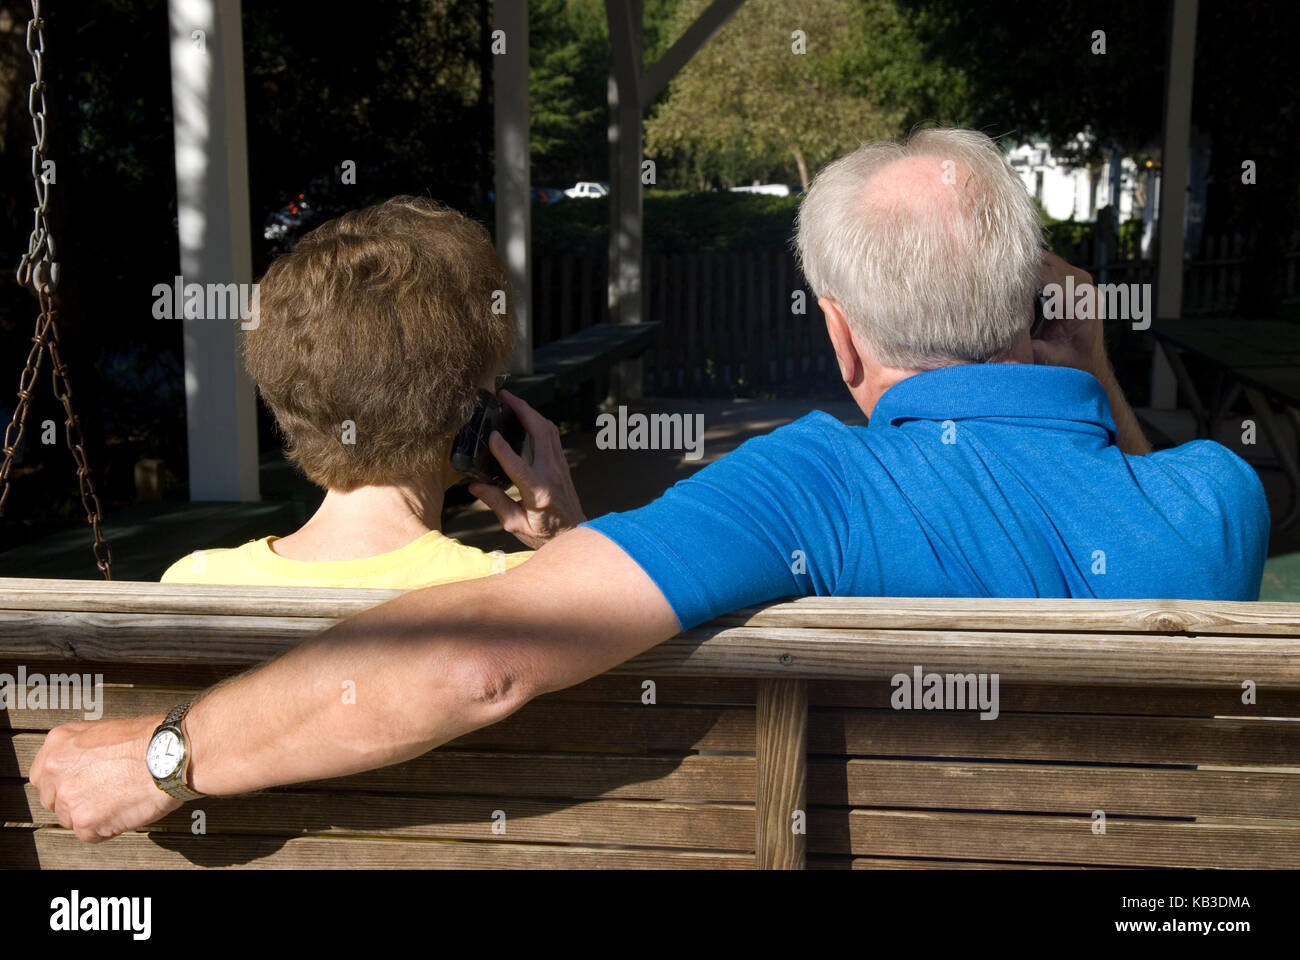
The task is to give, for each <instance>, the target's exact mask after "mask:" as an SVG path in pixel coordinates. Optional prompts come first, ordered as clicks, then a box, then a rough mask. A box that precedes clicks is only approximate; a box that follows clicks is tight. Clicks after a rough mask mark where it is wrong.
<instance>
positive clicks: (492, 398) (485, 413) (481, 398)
mask: <svg viewBox="0 0 1300 960" xmlns="http://www.w3.org/2000/svg"><path fill="white" fill-rule="evenodd" d="M493 430H495V431H497V432H498V433H500V434H501V436H502V437H504V438H505V441H506V443H508V444H510V449H511V450H513V451H514V452H515V453H519V452H520V451H522V450H523V448H524V441H525V440H526V439H527V438H528V431H527V430H525V429H524V425H523V424H522V423H520V422H519V418H518V417H516V416H515V412H514V411H513V410H511V409H510V407H508V406H507V405H506V404H504V403H502V402H501V401H500V400H499V399H498V398H497V396H496V395H495V394H493V393H489V392H488V391H486V390H480V391H479V392H478V398H477V400H476V401H475V404H474V413H473V414H472V415H471V416H470V418H469V422H468V423H466V424H465V426H463V427H461V430H460V433H458V434H456V439H455V441H454V442H453V443H452V445H451V466H452V469H453V470H455V471H456V472H457V473H462V474H464V475H465V476H467V477H469V478H470V479H471V480H478V481H479V482H481V483H490V484H493V485H494V486H498V487H508V486H510V484H511V483H512V482H513V481H512V480H511V479H510V477H509V476H507V475H506V472H505V471H504V470H503V469H501V464H500V463H498V462H497V458H496V457H494V456H493V455H492V448H491V447H490V446H488V438H489V437H491V436H492V431H493Z"/></svg>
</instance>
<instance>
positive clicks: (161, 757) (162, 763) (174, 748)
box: [145, 730, 181, 780]
mask: <svg viewBox="0 0 1300 960" xmlns="http://www.w3.org/2000/svg"><path fill="white" fill-rule="evenodd" d="M145 762H146V763H147V764H148V765H149V772H150V773H152V774H153V775H154V776H155V777H157V778H158V779H159V780H166V779H167V778H168V777H170V776H171V775H172V774H173V773H175V772H176V768H177V767H178V766H180V762H181V739H180V737H178V736H176V731H174V730H161V731H159V732H158V733H157V734H156V735H155V736H154V738H153V740H151V741H149V752H148V753H146V754H145Z"/></svg>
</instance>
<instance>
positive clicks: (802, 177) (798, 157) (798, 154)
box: [790, 147, 808, 193]
mask: <svg viewBox="0 0 1300 960" xmlns="http://www.w3.org/2000/svg"><path fill="white" fill-rule="evenodd" d="M790 152H791V153H793V154H794V162H795V164H796V165H797V166H798V167H799V186H801V187H802V188H803V192H804V193H807V192H808V164H807V163H806V162H805V161H804V158H803V151H802V150H800V149H799V148H798V147H792V148H791V151H790Z"/></svg>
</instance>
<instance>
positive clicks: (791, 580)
mask: <svg viewBox="0 0 1300 960" xmlns="http://www.w3.org/2000/svg"><path fill="white" fill-rule="evenodd" d="M1040 241H1041V228H1040V226H1039V220H1038V215H1037V212H1036V211H1035V209H1034V205H1033V203H1032V202H1031V201H1030V199H1029V197H1028V196H1027V195H1026V193H1025V190H1024V187H1023V186H1022V185H1021V183H1020V181H1019V180H1018V179H1017V178H1016V176H1015V174H1014V173H1013V172H1012V171H1011V169H1010V168H1009V167H1008V165H1007V164H1006V162H1005V160H1004V159H1003V157H1002V154H1001V153H1000V151H999V150H998V148H997V147H996V146H995V145H994V144H993V143H992V142H991V141H990V140H989V139H988V138H986V137H984V136H983V135H981V134H978V133H973V132H969V131H960V130H929V131H925V132H922V133H918V134H916V135H915V136H913V137H912V138H911V139H909V140H907V141H906V142H904V143H901V144H894V143H873V144H869V145H867V146H864V147H862V148H861V149H859V150H857V151H855V152H854V153H852V154H849V155H848V156H845V157H843V158H841V159H840V160H838V161H836V162H834V163H832V164H831V165H830V166H828V167H827V168H826V169H825V170H823V171H822V172H821V173H820V174H819V176H818V177H817V179H816V181H815V183H814V184H813V186H812V188H811V189H810V190H809V193H808V196H807V198H806V200H805V201H804V203H803V207H802V209H801V211H800V215H799V231H798V243H799V252H800V256H801V258H802V261H803V267H804V271H805V273H806V275H807V277H808V280H809V282H810V284H811V285H812V287H813V289H814V291H815V292H816V294H817V296H818V298H819V300H818V302H819V303H820V304H821V307H822V310H823V312H824V313H825V317H826V327H827V331H828V333H829V334H830V338H831V342H832V343H833V344H834V348H835V353H836V356H837V357H838V359H839V365H840V371H841V373H842V375H843V379H844V383H845V385H846V386H847V387H848V390H849V392H850V394H852V396H853V398H854V400H855V401H856V402H857V404H858V406H859V407H861V408H862V410H863V412H864V413H866V414H867V415H868V416H869V417H870V423H869V426H867V427H865V428H858V427H848V426H845V425H843V424H841V423H840V422H838V421H836V420H834V419H832V418H831V417H828V416H826V415H825V414H822V413H816V412H814V413H811V414H809V415H808V416H806V417H804V418H802V419H800V420H798V421H796V422H795V423H793V424H791V425H789V426H787V427H783V428H781V429H779V430H777V431H775V432H773V433H771V434H769V435H767V436H764V437H760V438H757V439H755V440H751V441H750V442H748V443H746V444H745V445H744V446H742V447H741V448H740V449H738V450H737V451H735V452H734V453H732V454H731V455H729V456H727V457H725V458H723V459H722V460H720V461H719V462H717V463H715V464H713V465H712V466H710V467H708V468H707V469H705V470H703V471H701V472H700V473H698V474H696V475H695V476H694V477H692V478H691V479H689V480H685V481H683V482H681V483H679V484H677V485H676V486H675V487H673V488H672V489H670V490H669V491H668V492H667V493H665V494H664V496H663V497H661V498H660V499H659V500H657V501H655V502H654V503H651V504H650V505H648V506H646V507H644V508H642V509H640V510H635V511H632V512H630V513H622V514H611V515H609V516H606V517H602V518H599V519H597V520H594V521H591V522H589V523H587V524H585V525H583V526H581V527H579V528H577V529H576V530H572V531H570V532H568V533H565V534H563V535H561V536H559V537H558V538H556V539H555V540H553V541H552V542H551V543H549V544H548V545H546V546H545V547H543V548H542V549H541V550H540V551H539V552H538V553H537V554H536V556H534V557H533V559H531V560H529V561H528V562H527V563H524V564H522V565H521V566H519V567H517V568H515V569H513V570H511V571H509V572H508V573H506V574H504V575H502V576H500V577H494V578H490V579H489V580H481V581H469V582H464V583H455V584H449V585H446V586H439V587H432V588H428V589H424V590H418V591H414V592H411V593H408V594H405V595H404V596H402V597H400V598H398V599H396V600H394V601H392V602H390V603H386V604H384V605H383V606H380V607H377V608H375V609H374V610H371V611H369V612H367V613H363V614H361V615H359V616H356V617H353V618H352V619H351V620H348V621H346V622H344V623H341V624H339V625H338V626H336V627H334V628H333V629H331V630H328V631H326V632H325V633H323V634H322V635H320V636H319V637H317V638H314V639H313V640H311V641H309V642H307V643H304V644H302V645H301V646H299V647H297V648H295V649H294V650H292V651H290V652H289V653H287V654H285V655H284V656H282V657H280V658H279V659H277V660H275V661H273V662H272V663H270V664H268V665H266V666H264V667H262V668H261V669H259V670H256V671H254V672H252V673H249V674H247V675H245V676H243V677H241V678H239V679H238V680H236V681H234V682H231V683H228V684H225V685H223V686H219V687H217V688H215V689H214V690H212V691H210V692H208V693H207V694H206V695H204V696H202V697H201V698H199V699H198V700H197V702H195V703H193V704H192V705H185V704H179V705H178V707H177V709H176V710H175V711H173V713H172V715H171V716H169V717H168V718H167V721H168V722H164V718H163V717H161V716H153V717H141V718H138V719H133V720H119V721H108V722H100V723H95V724H69V725H67V726H64V727H60V728H58V729H56V730H54V731H53V732H51V734H50V735H49V737H48V739H47V740H46V743H45V745H44V747H43V748H42V750H41V752H40V754H39V755H38V757H37V758H36V761H35V762H34V764H33V766H32V782H33V783H35V784H36V785H37V786H38V787H39V789H40V793H41V800H42V802H43V803H44V804H45V805H46V806H47V807H49V808H50V809H52V810H54V811H55V812H56V813H57V814H58V817H59V820H60V822H62V823H63V824H64V825H65V826H69V827H71V828H73V829H74V830H75V831H76V833H77V835H78V836H79V837H81V838H82V839H84V840H90V841H94V840H98V839H103V838H107V837H111V836H114V835H116V834H118V833H120V832H122V831H123V830H128V829H131V828H134V827H138V826H141V825H143V824H145V823H148V822H150V821H152V820H154V819H156V818H158V817H160V816H162V815H164V814H165V813H167V812H169V811H170V810H172V809H175V807H176V806H178V805H179V804H180V803H181V802H182V799H184V798H188V797H191V796H195V795H201V794H236V793H243V792H247V791H251V790H258V789H262V788H264V787H269V786H272V785H275V784H283V783H292V782H297V781H305V780H315V779H320V778H325V777H335V776H340V775H344V774H350V773H356V772H359V771H362V770H367V769H371V768H374V767H379V766H384V765H387V764H392V763H397V762H399V761H403V760H407V759H409V758H412V757H415V756H418V755H419V754H422V753H424V752H425V751H427V750H429V749H431V748H433V747H436V746H438V745H439V744H442V743H445V742H447V741H449V740H451V739H453V738H455V737H458V736H461V735H463V734H465V733H467V732H468V731H470V730H473V729H476V728H478V727H481V726H485V725H487V724H490V723H494V722H496V721H498V720H501V719H502V718H503V717H506V716H507V715H509V714H510V713H512V712H513V711H515V710H517V709H519V708H520V707H521V706H522V705H523V704H525V703H527V702H528V701H529V700H530V699H532V698H533V697H536V696H538V695H539V694H543V693H547V692H550V691H554V690H558V689H561V688H564V687H567V686H570V685H572V684H575V683H579V682H580V681H582V680H585V679H587V678H588V677H592V676H594V675H596V674H599V673H602V672H604V671H606V670H608V669H609V668H611V667H613V666H615V665H616V664H618V663H621V662H622V661H624V660H627V659H629V658H631V657H633V656H636V655H637V654H639V653H641V652H642V651H644V650H646V649H648V648H650V647H653V646H654V645H655V644H657V643H660V642H662V641H663V640H665V639H667V638H669V637H671V636H672V635H674V634H676V633H677V632H678V631H679V630H681V629H684V628H688V627H691V626H693V625H695V624H698V623H701V622H703V621H705V620H708V619H710V618H712V617H714V616H716V615H718V614H721V613H724V612H727V611H730V610H733V609H735V608H737V607H741V606H745V605H748V604H754V603H760V602H764V601H769V600H775V599H777V598H780V597H786V596H791V595H802V594H818V595H839V596H855V595H856V596H863V595H866V596H870V595H883V596H973V597H981V596H988V597H1035V596H1037V597H1195V598H1216V599H1231V600H1251V599H1256V598H1257V597H1258V590H1259V584H1260V577H1261V572H1262V566H1263V560H1264V555H1265V551H1266V546H1267V540H1268V511H1267V506H1266V504H1265V500H1264V495H1263V491H1262V489H1261V486H1260V483H1259V480H1258V478H1257V477H1256V476H1255V474H1254V473H1253V471H1252V470H1251V469H1250V467H1249V466H1247V465H1246V464H1245V463H1244V462H1243V461H1241V460H1240V459H1239V458H1237V457H1236V456H1235V455H1233V454H1232V453H1231V452H1229V451H1228V450H1226V449H1225V448H1223V447H1221V446H1219V445H1218V444H1215V443H1213V442H1210V441H1205V440H1199V441H1195V442H1193V443H1189V444H1186V445H1184V446H1181V447H1178V448H1176V449H1173V450H1166V451H1162V452H1160V453H1150V447H1149V446H1148V445H1147V443H1146V441H1145V439H1144V438H1143V437H1142V434H1141V431H1140V430H1139V428H1138V425H1137V421H1136V420H1135V419H1134V416H1133V413H1132V411H1131V410H1130V409H1129V406H1128V404H1127V403H1126V402H1125V400H1124V397H1123V396H1122V395H1121V393H1120V390H1119V388H1118V386H1117V384H1116V381H1115V377H1114V374H1113V372H1112V370H1111V367H1110V364H1109V362H1108V361H1107V359H1106V356H1105V353H1104V350H1103V346H1102V336H1101V327H1100V323H1099V322H1098V321H1097V320H1096V319H1093V318H1087V317H1081V318H1075V319H1060V320H1055V321H1049V322H1048V324H1047V327H1046V329H1045V330H1043V331H1042V333H1041V335H1040V336H1039V337H1038V338H1036V339H1031V336H1030V327H1031V322H1032V319H1033V303H1034V297H1035V287H1036V286H1037V285H1038V284H1039V283H1052V282H1059V281H1062V280H1063V279H1065V278H1066V277H1067V276H1069V275H1070V274H1073V279H1074V281H1075V282H1076V284H1087V283H1089V282H1090V278H1088V277H1087V275H1086V274H1082V273H1081V272H1077V271H1073V270H1072V268H1070V267H1069V266H1068V265H1066V264H1064V263H1063V262H1062V261H1060V260H1057V259H1055V258H1051V257H1048V258H1046V262H1045V261H1044V257H1043V254H1042V251H1041V247H1040ZM345 680H350V681H352V682H353V683H355V685H356V687H355V688H356V691H357V697H356V703H355V704H344V703H342V702H341V699H340V697H339V695H338V691H339V689H340V685H341V684H342V682H343V681H345ZM186 706H189V709H188V711H187V712H186V710H185V707H186ZM160 724H161V727H160ZM156 731H160V732H156ZM147 753H148V754H149V761H148V762H146V754H147Z"/></svg>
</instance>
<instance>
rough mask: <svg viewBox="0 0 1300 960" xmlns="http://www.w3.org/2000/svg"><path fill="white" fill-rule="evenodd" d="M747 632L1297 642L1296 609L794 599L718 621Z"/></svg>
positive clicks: (1299, 621)
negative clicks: (1226, 637) (1220, 637)
mask: <svg viewBox="0 0 1300 960" xmlns="http://www.w3.org/2000/svg"><path fill="white" fill-rule="evenodd" d="M717 622H718V623H720V624H723V623H725V624H733V623H735V624H744V625H747V626H754V627H813V628H817V629H830V628H835V627H844V628H854V627H871V628H873V629H883V628H889V629H892V630H955V631H961V632H962V633H966V632H969V631H972V630H999V631H1001V630H1027V631H1031V632H1039V631H1060V632H1065V633H1077V632H1081V631H1082V632H1088V631H1095V632H1106V633H1147V632H1153V633H1194V634H1243V635H1247V636H1266V635H1277V636H1290V637H1294V636H1298V635H1300V603H1261V602H1247V601H1226V600H1031V599H996V598H991V597H985V598H978V599H976V598H953V597H902V598H893V597H801V598H799V599H797V600H788V601H785V602H783V603H775V604H771V605H769V606H766V607H750V608H746V609H744V610H738V611H736V612H734V613H731V614H728V615H727V616H724V617H720V618H718V621H717Z"/></svg>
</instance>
